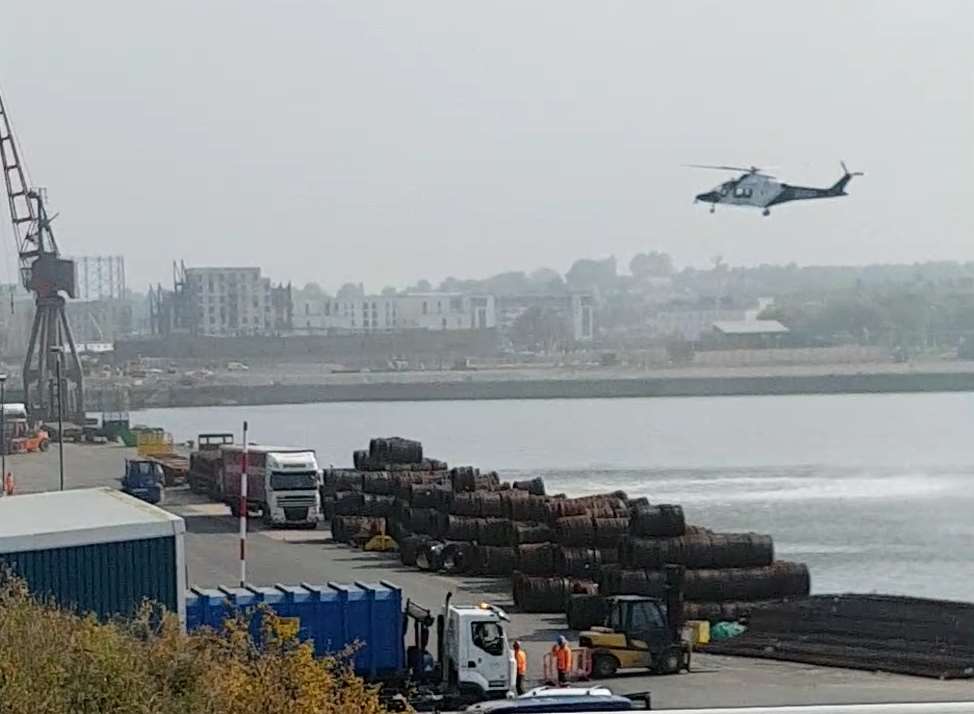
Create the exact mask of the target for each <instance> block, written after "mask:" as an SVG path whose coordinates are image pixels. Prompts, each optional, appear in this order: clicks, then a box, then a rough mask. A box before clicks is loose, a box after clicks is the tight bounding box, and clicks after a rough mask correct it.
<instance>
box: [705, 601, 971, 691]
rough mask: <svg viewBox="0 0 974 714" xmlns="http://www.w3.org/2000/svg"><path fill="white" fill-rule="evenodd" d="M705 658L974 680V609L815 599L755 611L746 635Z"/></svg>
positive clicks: (936, 603) (719, 644) (721, 645)
mask: <svg viewBox="0 0 974 714" xmlns="http://www.w3.org/2000/svg"><path fill="white" fill-rule="evenodd" d="M706 651H708V652H715V653H719V654H730V655H742V656H747V657H762V658H768V659H778V660H788V661H794V662H804V663H808V664H817V665H826V666H832V667H848V668H853V669H866V670H882V671H886V672H898V673H902V674H913V675H920V676H927V677H937V678H940V679H956V678H970V677H974V604H970V603H962V602H949V601H944V600H926V599H921V598H910V597H897V596H892V595H851V594H849V595H816V596H814V597H809V598H805V599H803V600H799V601H796V602H788V603H774V604H767V605H760V606H755V607H754V608H753V610H752V612H751V614H750V617H749V622H748V628H747V631H746V632H744V633H743V634H741V635H738V636H737V637H734V638H732V639H727V640H721V641H719V642H712V643H710V644H709V645H707V647H706Z"/></svg>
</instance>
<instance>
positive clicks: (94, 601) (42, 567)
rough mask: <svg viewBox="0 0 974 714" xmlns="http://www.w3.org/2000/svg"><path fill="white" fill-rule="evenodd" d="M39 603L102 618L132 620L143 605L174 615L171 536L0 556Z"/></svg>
mask: <svg viewBox="0 0 974 714" xmlns="http://www.w3.org/2000/svg"><path fill="white" fill-rule="evenodd" d="M0 563H6V564H8V565H9V566H10V567H11V568H12V569H13V571H14V572H15V573H16V574H18V575H19V576H20V577H22V578H23V579H24V580H26V581H27V585H28V587H29V588H30V590H31V592H32V593H33V594H34V595H36V596H37V597H40V598H53V600H54V601H55V602H57V603H58V604H59V605H61V606H62V607H69V608H72V609H74V610H77V611H78V612H93V613H95V614H96V615H98V616H99V617H102V618H106V617H111V616H113V615H130V614H132V613H133V612H134V611H135V610H136V609H138V607H139V605H140V604H141V603H142V601H143V600H146V599H148V600H154V601H156V602H159V603H161V604H163V605H165V606H166V607H167V608H168V609H169V610H171V611H173V612H175V611H176V609H177V608H176V606H177V600H176V590H177V587H176V544H175V540H174V538H172V537H169V538H146V539H142V540H129V541H119V542H116V543H98V544H95V545H79V546H72V547H69V548H51V549H48V550H30V551H23V552H19V553H0Z"/></svg>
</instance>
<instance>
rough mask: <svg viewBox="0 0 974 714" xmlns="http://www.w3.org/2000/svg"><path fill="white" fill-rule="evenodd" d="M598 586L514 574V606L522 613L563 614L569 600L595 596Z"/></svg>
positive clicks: (577, 581) (577, 580)
mask: <svg viewBox="0 0 974 714" xmlns="http://www.w3.org/2000/svg"><path fill="white" fill-rule="evenodd" d="M597 591H598V586H597V585H596V584H595V583H594V582H593V581H591V580H585V579H583V578H550V577H544V578H538V577H531V576H529V575H525V574H524V573H521V572H516V573H514V577H513V579H512V595H513V598H514V604H515V605H517V606H518V607H519V608H520V609H521V610H523V611H524V612H565V609H566V607H567V606H568V602H569V598H570V597H571V596H572V595H576V594H586V595H595V594H596V593H597Z"/></svg>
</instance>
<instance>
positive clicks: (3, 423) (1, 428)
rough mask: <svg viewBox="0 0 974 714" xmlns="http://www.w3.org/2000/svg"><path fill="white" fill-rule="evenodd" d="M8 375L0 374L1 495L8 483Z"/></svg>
mask: <svg viewBox="0 0 974 714" xmlns="http://www.w3.org/2000/svg"><path fill="white" fill-rule="evenodd" d="M6 387H7V375H5V374H0V493H2V492H3V488H4V485H5V484H6V483H7V415H6V413H5V412H6V411H7V410H6V406H7V389H6Z"/></svg>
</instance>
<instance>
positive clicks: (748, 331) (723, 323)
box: [713, 320, 788, 349]
mask: <svg viewBox="0 0 974 714" xmlns="http://www.w3.org/2000/svg"><path fill="white" fill-rule="evenodd" d="M713 332H714V337H715V339H716V341H717V342H718V343H719V344H722V345H723V346H726V347H731V348H737V349H760V348H766V347H778V346H779V345H780V342H781V338H782V336H783V335H787V334H788V328H787V327H785V326H784V325H782V324H781V323H780V322H778V321H777V320H719V321H717V322H715V323H713Z"/></svg>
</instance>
